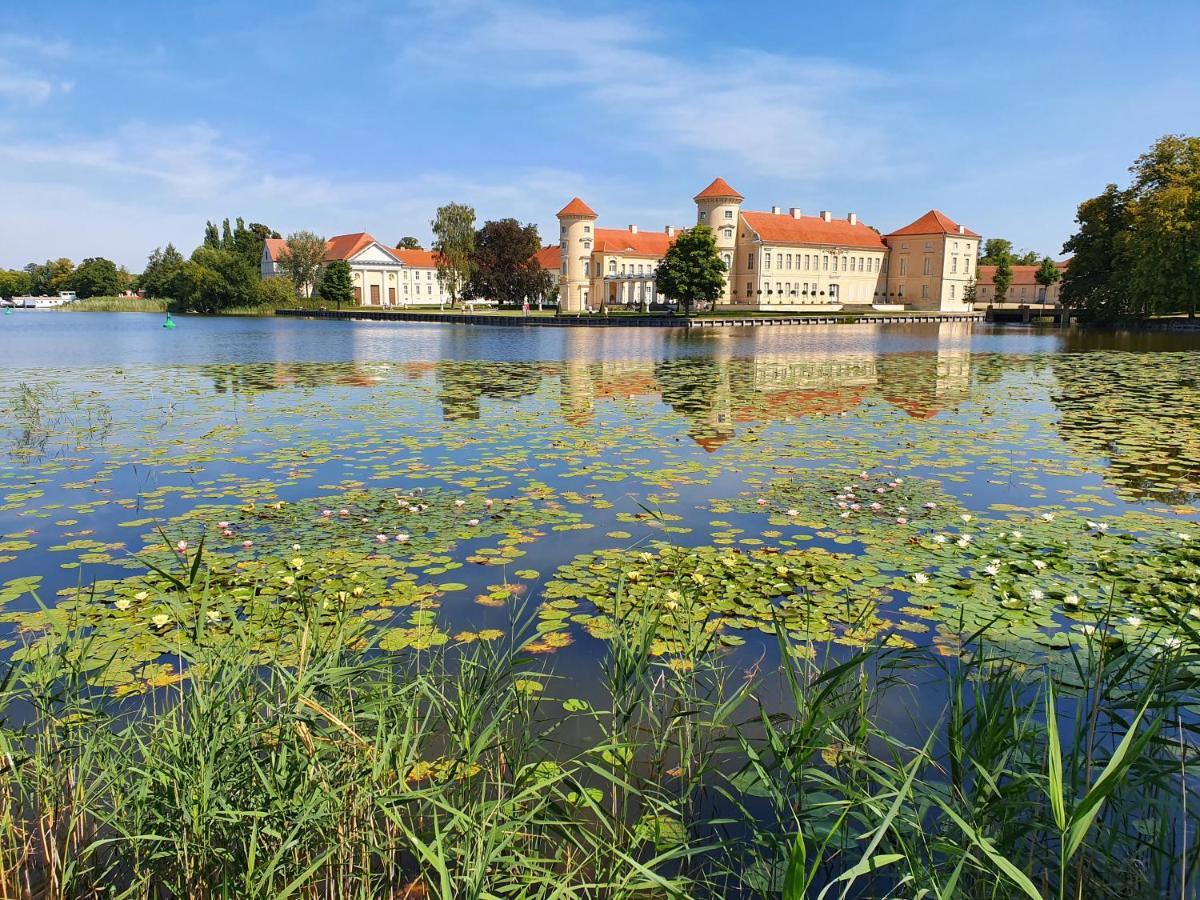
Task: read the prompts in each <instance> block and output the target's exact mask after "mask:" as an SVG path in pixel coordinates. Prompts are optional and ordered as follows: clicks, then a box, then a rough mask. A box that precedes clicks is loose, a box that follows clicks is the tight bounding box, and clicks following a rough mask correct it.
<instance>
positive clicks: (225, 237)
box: [221, 216, 234, 250]
mask: <svg viewBox="0 0 1200 900" xmlns="http://www.w3.org/2000/svg"><path fill="white" fill-rule="evenodd" d="M221 249H222V250H233V249H234V244H233V230H232V229H231V228H230V227H229V216H226V217H225V221H224V222H222V223H221Z"/></svg>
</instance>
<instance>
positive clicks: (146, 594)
mask: <svg viewBox="0 0 1200 900" xmlns="http://www.w3.org/2000/svg"><path fill="white" fill-rule="evenodd" d="M149 596H150V593H149V592H148V591H138V592H137V593H136V594H134V595H133V599H134V600H145V599H146V598H147V597H149Z"/></svg>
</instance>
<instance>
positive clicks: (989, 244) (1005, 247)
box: [979, 238, 1013, 266]
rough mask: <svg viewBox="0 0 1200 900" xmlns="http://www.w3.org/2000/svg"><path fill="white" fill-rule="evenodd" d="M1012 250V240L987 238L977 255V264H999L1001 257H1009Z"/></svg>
mask: <svg viewBox="0 0 1200 900" xmlns="http://www.w3.org/2000/svg"><path fill="white" fill-rule="evenodd" d="M1012 252H1013V245H1012V241H1007V240H1005V239H1004V238H988V239H987V240H986V241H984V242H983V252H982V253H980V255H979V265H981V266H995V265H999V263H1000V260H1001V259H1003V258H1005V257H1008V258H1009V259H1011V258H1012Z"/></svg>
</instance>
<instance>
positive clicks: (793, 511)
mask: <svg viewBox="0 0 1200 900" xmlns="http://www.w3.org/2000/svg"><path fill="white" fill-rule="evenodd" d="M787 514H788V515H789V516H792V517H793V518H795V517H796V516H798V515H800V510H798V509H789V510H788V511H787Z"/></svg>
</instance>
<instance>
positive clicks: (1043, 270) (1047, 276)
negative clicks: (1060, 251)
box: [1033, 256, 1062, 303]
mask: <svg viewBox="0 0 1200 900" xmlns="http://www.w3.org/2000/svg"><path fill="white" fill-rule="evenodd" d="M1060 278H1062V270H1061V269H1060V268H1059V267H1058V266H1056V265H1055V264H1054V260H1052V259H1051V258H1050V257H1048V256H1045V257H1043V258H1042V264H1041V265H1040V266H1038V270H1037V271H1036V272H1034V273H1033V279H1034V281H1036V282H1037V283H1038V284H1039V285H1041V286H1042V298H1043V299H1042V303H1045V302H1046V300H1045V298H1046V297H1047V296H1048V295H1049V294H1050V286H1051V285H1052V284H1054V282H1056V281H1058V280H1059V279H1060Z"/></svg>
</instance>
